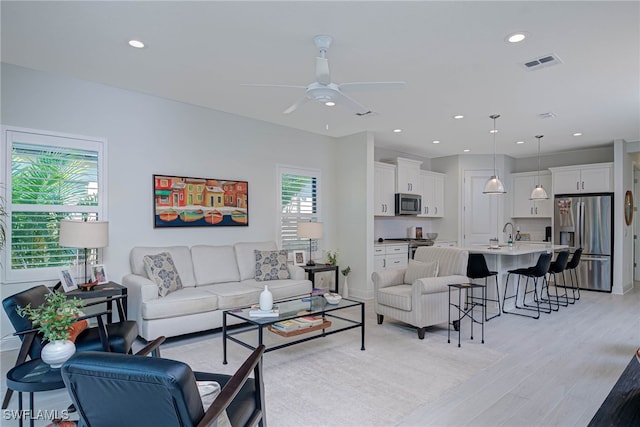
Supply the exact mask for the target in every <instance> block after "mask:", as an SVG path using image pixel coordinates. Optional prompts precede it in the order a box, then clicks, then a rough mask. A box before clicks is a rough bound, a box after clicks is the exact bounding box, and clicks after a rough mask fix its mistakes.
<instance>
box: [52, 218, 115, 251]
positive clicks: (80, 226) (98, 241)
mask: <svg viewBox="0 0 640 427" xmlns="http://www.w3.org/2000/svg"><path fill="white" fill-rule="evenodd" d="M58 244H59V245H60V246H65V247H69V248H104V247H106V246H107V245H109V223H108V222H107V221H76V220H67V219H63V220H62V221H60V234H59V235H58Z"/></svg>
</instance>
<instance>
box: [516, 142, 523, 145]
mask: <svg viewBox="0 0 640 427" xmlns="http://www.w3.org/2000/svg"><path fill="white" fill-rule="evenodd" d="M516 144H518V145H520V144H524V141H516Z"/></svg>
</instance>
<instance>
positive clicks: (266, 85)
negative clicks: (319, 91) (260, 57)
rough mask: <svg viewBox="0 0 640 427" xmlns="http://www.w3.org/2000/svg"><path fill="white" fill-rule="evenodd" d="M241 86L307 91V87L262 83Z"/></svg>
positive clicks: (242, 84)
mask: <svg viewBox="0 0 640 427" xmlns="http://www.w3.org/2000/svg"><path fill="white" fill-rule="evenodd" d="M240 86H249V87H288V88H293V89H306V88H307V87H306V86H298V85H272V84H262V83H241V84H240Z"/></svg>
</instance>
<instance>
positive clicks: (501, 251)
mask: <svg viewBox="0 0 640 427" xmlns="http://www.w3.org/2000/svg"><path fill="white" fill-rule="evenodd" d="M568 248H569V246H567V245H552V244H551V243H522V242H519V243H514V244H513V246H509V245H505V244H502V245H500V247H499V248H495V249H492V248H489V245H485V244H477V245H471V246H467V247H465V248H463V249H466V250H467V251H469V252H470V253H480V254H488V255H511V256H514V255H528V254H535V253H542V252H555V251H560V250H563V249H568Z"/></svg>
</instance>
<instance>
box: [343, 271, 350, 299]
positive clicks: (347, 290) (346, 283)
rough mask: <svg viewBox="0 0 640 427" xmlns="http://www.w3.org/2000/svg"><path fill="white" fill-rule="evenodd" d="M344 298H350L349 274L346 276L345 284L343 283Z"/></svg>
mask: <svg viewBox="0 0 640 427" xmlns="http://www.w3.org/2000/svg"><path fill="white" fill-rule="evenodd" d="M342 298H349V282H348V281H347V276H344V285H342Z"/></svg>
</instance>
